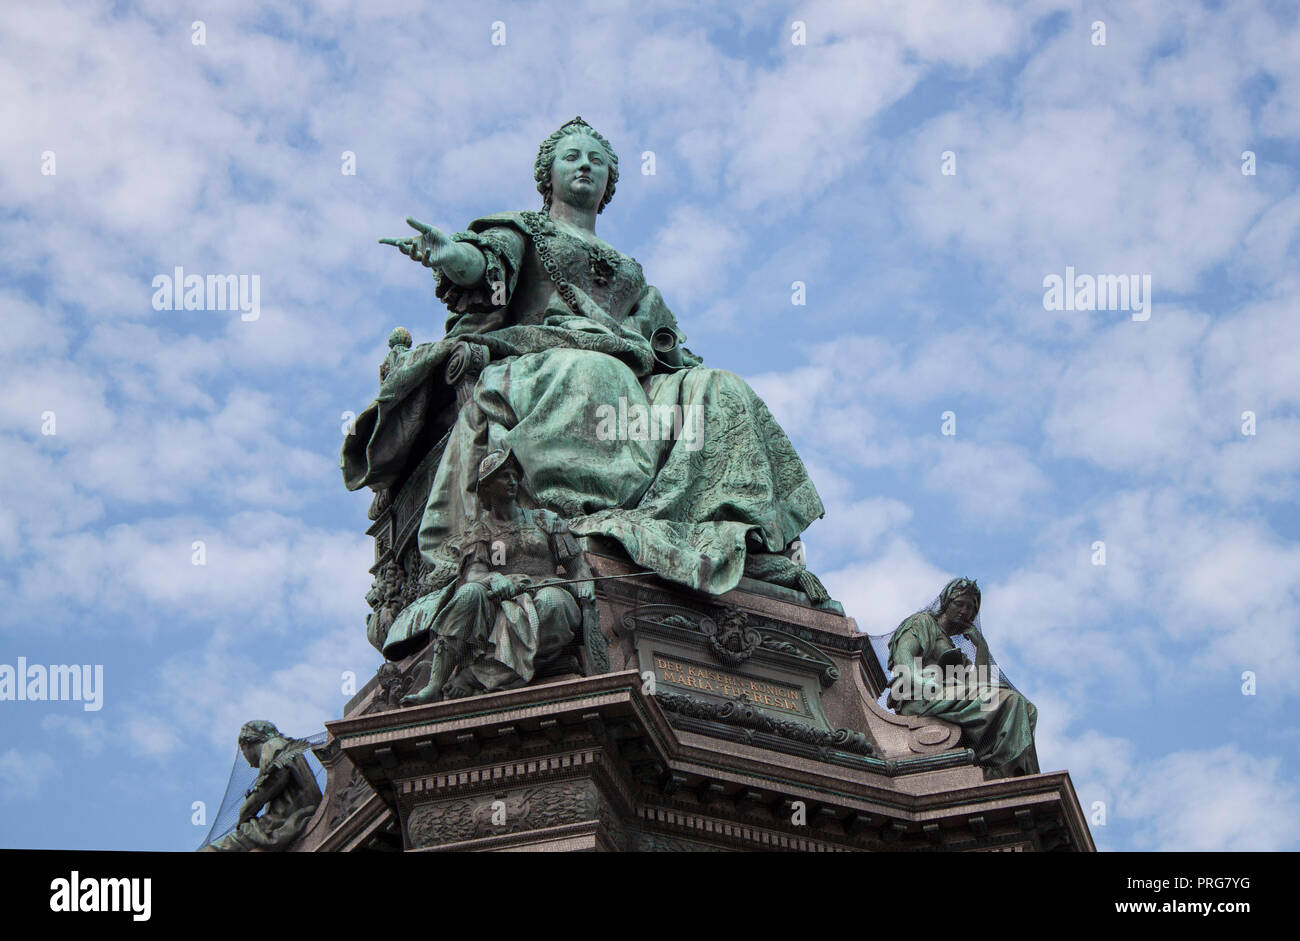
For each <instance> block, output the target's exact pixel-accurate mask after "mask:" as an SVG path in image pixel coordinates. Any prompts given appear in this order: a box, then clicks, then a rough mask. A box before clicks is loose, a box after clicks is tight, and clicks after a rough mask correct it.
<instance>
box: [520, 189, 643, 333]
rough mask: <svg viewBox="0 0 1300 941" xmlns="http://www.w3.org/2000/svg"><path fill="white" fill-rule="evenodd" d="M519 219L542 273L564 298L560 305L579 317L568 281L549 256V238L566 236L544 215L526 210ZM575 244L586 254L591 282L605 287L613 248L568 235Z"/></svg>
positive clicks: (613, 265) (615, 261) (613, 263)
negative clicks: (522, 222) (533, 249)
mask: <svg viewBox="0 0 1300 941" xmlns="http://www.w3.org/2000/svg"><path fill="white" fill-rule="evenodd" d="M520 216H522V217H523V220H524V225H525V226H527V228H528V234H529V236H530V237H531V238H532V240H533V245H535V246H536V247H537V257H538V258H540V259H541V260H542V268H543V269H544V270H545V271H546V275H547V277H549V278H550V279H551V283H552V284H554V285H555V290H556V292H558V293H559V295H560V297H562V298H563V299H564V303H566V304H568V305H569V309H570V310H572V311H573V312H574V313H575V314H583V310H582V307H581V305H580V304H579V303H578V296H577V294H576V293H575V292H574V290H573V285H571V284H570V283H569V282H568V280H567V279H566V278H565V277H564V275H563V274H561V273H560V266H559V263H558V262H557V261H556V260H555V256H554V255H553V254H551V239H552V238H555V237H556V236H558V235H567V234H568V233H564V232H561V230H560V229H559V227H558V226H556V225H555V223H554V222H552V221H551V219H550V217H549V216H547V215H546V213H544V212H537V211H535V210H528V211H525V212H522V213H520ZM568 237H569V238H570V239H572V240H573V241H576V242H580V243H581V244H582V247H583V248H584V249H585V250H586V253H587V270H588V271H589V272H590V273H591V280H592V282H593V283H595V284H596V285H598V286H600V287H605V286H606V285H607V284H609V279H610V278H611V277H613V275H614V272H615V271H617V270H618V265H619V261H620V257H621V256H620V255H619V253H618V252H616V251H614V250H613V249H607V248H603V247H601V246H599V245H596V244H594V243H592V242H589V241H587V240H586V239H584V238H578V237H577V236H574V235H569V236H568Z"/></svg>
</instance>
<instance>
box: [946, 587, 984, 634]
mask: <svg viewBox="0 0 1300 941" xmlns="http://www.w3.org/2000/svg"><path fill="white" fill-rule="evenodd" d="M978 610H979V609H978V608H977V607H976V605H975V596H974V595H973V594H971V593H970V592H968V591H963V592H961V593H960V594H957V595H954V596H953V598H952V600H950V601H949V602H948V608H947V612H946V613H947V615H948V620H949V621H951V622H952V623H954V624H959V625H961V626H963V627H968V626H970V625H971V624H972V623H974V621H975V612H976V611H978Z"/></svg>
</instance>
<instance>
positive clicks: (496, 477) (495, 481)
mask: <svg viewBox="0 0 1300 941" xmlns="http://www.w3.org/2000/svg"><path fill="white" fill-rule="evenodd" d="M518 495H519V471H518V469H516V467H515V465H514V464H507V465H506V466H505V467H503V468H501V470H499V471H497V472H496V473H495V474H493V475H492V476H491V477H489V478H488V479H487V480H486V481H484V483H483V496H484V498H485V499H486V502H487V505H488V506H509V505H510V504H512V503H514V502H515V497H517V496H518Z"/></svg>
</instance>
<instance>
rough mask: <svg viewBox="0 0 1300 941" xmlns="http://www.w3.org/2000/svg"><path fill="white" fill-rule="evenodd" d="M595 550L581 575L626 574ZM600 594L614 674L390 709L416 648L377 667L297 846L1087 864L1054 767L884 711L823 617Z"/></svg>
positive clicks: (669, 595) (742, 593)
mask: <svg viewBox="0 0 1300 941" xmlns="http://www.w3.org/2000/svg"><path fill="white" fill-rule="evenodd" d="M590 549H591V551H589V552H588V561H589V564H590V565H591V567H592V569H593V571H594V572H595V574H597V575H618V574H626V573H629V572H632V571H633V569H632V568H631V567H630V566H629V564H628V563H627V562H626V561H625V560H622V559H619V558H616V557H615V556H614V555H613V554H606V553H605V552H603V551H602V547H600V546H591V547H590ZM597 588H598V591H597V596H598V601H599V607H600V614H601V622H602V628H603V631H604V633H605V636H606V638H607V640H608V642H609V655H610V661H611V670H612V672H609V673H605V674H602V675H593V676H581V675H568V676H557V677H549V678H543V679H541V680H540V681H538V682H536V683H534V684H533V685H530V686H527V687H524V688H521V689H516V690H510V691H506V692H498V693H490V694H484V695H480V696H474V697H470V698H466V699H458V700H451V701H446V702H438V703H431V704H428V705H425V706H419V707H414V708H398V707H397V706H396V705H395V703H396V701H397V700H398V699H400V695H401V694H402V693H403V692H404V691H406V690H407V689H409V688H410V687H411V685H412V684H414V683H422V682H423V679H422V677H421V676H420V673H421V670H422V669H423V670H427V667H422V665H421V664H422V655H421V654H417V655H415V656H413V657H411V658H409V659H408V660H407V661H403V662H402V663H400V664H396V665H395V666H393V667H390V668H389V669H387V670H384V671H381V674H380V675H377V676H376V677H375V678H374V679H372V680H371V681H370V683H368V684H367V685H366V687H365V688H363V689H362V691H361V693H359V694H358V696H357V697H356V698H355V699H354V700H353V701H352V703H350V704H349V707H348V710H347V713H346V715H345V717H344V718H342V719H339V720H336V721H334V722H330V723H328V724H327V729H328V731H329V734H330V739H329V741H328V742H327V744H326V745H325V746H323V747H321V748H319V749H318V750H317V754H318V755H319V756H320V758H321V760H322V761H323V762H324V763H325V765H326V768H327V770H328V772H329V779H328V785H327V787H326V792H325V800H324V802H323V804H322V806H321V808H320V810H319V811H318V812H317V815H316V817H315V819H314V820H313V821H312V824H311V826H310V827H309V829H308V831H307V833H306V834H305V836H304V837H303V839H302V840H301V841H300V842H299V844H298V846H297V847H296V848H297V849H299V850H302V851H344V850H407V851H420V852H424V851H437V850H618V851H641V850H747V849H787V850H805V851H809V850H816V851H846V850H927V849H945V850H966V849H969V850H994V851H1027V850H1093V849H1094V845H1093V842H1092V838H1091V835H1090V834H1089V832H1088V827H1087V824H1086V822H1085V819H1084V817H1083V814H1082V811H1081V809H1080V807H1079V803H1078V800H1077V798H1076V796H1075V794H1074V789H1073V787H1072V786H1071V784H1070V779H1069V775H1068V773H1066V772H1064V771H1058V772H1051V773H1044V774H1036V775H1030V776H1026V777H1019V778H1011V779H1002V780H985V778H984V774H983V772H982V771H981V769H980V768H979V767H978V766H977V765H976V764H975V763H974V755H973V753H972V752H971V751H970V750H969V749H967V748H964V747H962V745H961V743H960V736H959V731H958V729H957V728H956V727H955V726H952V725H949V724H947V723H943V722H938V721H935V720H931V719H924V718H916V717H905V716H896V715H894V714H892V713H890V712H888V711H887V710H885V709H882V708H881V707H880V706H878V705H877V704H876V700H877V698H878V697H879V695H880V693H881V692H882V689H883V683H884V677H883V675H882V673H881V671H880V667H879V665H878V663H877V662H876V660H875V658H874V656H873V655H872V653H871V651H870V648H869V646H868V643H867V638H866V636H865V635H862V634H859V633H858V632H857V630H856V626H855V624H854V622H853V621H852V620H851V619H850V618H847V617H844V616H843V614H842V613H840V612H839V611H838V606H836V605H834V604H833V603H832V604H831V605H827V606H823V607H822V608H820V609H819V608H814V607H811V606H810V605H809V604H808V603H807V599H806V598H804V596H802V595H801V594H799V593H797V592H793V591H784V590H782V589H777V588H772V587H771V586H764V585H758V584H755V583H749V582H745V583H742V585H741V586H740V587H739V588H738V589H736V590H735V591H733V592H730V593H729V594H727V595H725V596H722V597H714V596H710V595H704V594H699V593H695V592H690V591H688V590H685V589H682V588H680V587H677V586H672V585H669V584H667V583H665V582H663V581H661V580H659V579H657V578H654V577H653V576H638V577H634V578H627V579H621V580H609V581H602V582H598V583H597ZM575 653H576V654H577V655H578V659H579V661H580V662H582V663H583V664H586V660H585V659H584V658H583V656H582V655H583V653H584V652H583V651H582V650H581V649H576V650H575Z"/></svg>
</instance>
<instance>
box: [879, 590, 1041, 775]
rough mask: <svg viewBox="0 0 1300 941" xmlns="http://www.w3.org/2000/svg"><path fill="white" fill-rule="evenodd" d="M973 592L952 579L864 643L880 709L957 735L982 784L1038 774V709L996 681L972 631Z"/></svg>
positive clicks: (994, 668)
mask: <svg viewBox="0 0 1300 941" xmlns="http://www.w3.org/2000/svg"><path fill="white" fill-rule="evenodd" d="M979 608H980V590H979V586H978V585H976V584H975V582H974V580H972V579H966V578H955V579H953V580H952V581H951V582H949V583H948V584H947V585H945V586H944V589H943V591H941V592H940V593H939V596H938V597H937V598H935V599H934V601H932V602H931V603H930V604H929V605H928V606H926V607H925V608H922V609H921V610H920V611H917V612H916V613H915V614H913V615H911V616H910V617H908V618H906V619H905V620H904V621H903V623H901V624H900V625H898V627H897V628H895V630H894V631H893V633H891V634H879V635H875V636H873V637H872V638H871V644H872V647H873V649H874V650H875V653H876V657H877V659H879V660H880V662H881V665H882V666H883V667H884V668H885V670H886V675H887V678H888V680H889V687H888V689H886V691H885V692H884V694H882V696H881V701H880V704H881V705H882V706H884V707H886V708H888V709H891V710H893V711H894V712H895V713H897V714H899V715H905V716H931V717H933V718H936V719H943V720H944V721H946V722H951V723H953V724H954V725H957V726H959V727H960V728H961V735H962V744H963V745H965V746H967V747H969V748H971V749H973V750H974V751H975V756H976V759H977V760H978V761H979V763H980V765H981V767H983V768H984V773H985V776H986V777H989V778H1004V777H1013V776H1016V775H1022V774H1037V773H1038V754H1037V752H1036V751H1035V749H1034V729H1035V727H1036V725H1037V723H1038V710H1037V708H1035V707H1034V704H1033V703H1031V702H1030V701H1029V700H1028V699H1026V698H1025V697H1024V695H1023V694H1022V693H1021V692H1020V691H1019V690H1018V689H1016V688H1015V686H1013V685H1012V684H1011V682H1010V681H1009V680H1008V679H1007V678H1006V677H1005V676H1004V675H1003V674H1002V671H1001V669H1000V668H999V667H998V665H997V661H996V660H994V659H993V656H992V654H991V653H989V647H988V643H987V642H986V641H985V639H984V633H983V631H982V629H981V627H980V619H979Z"/></svg>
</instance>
